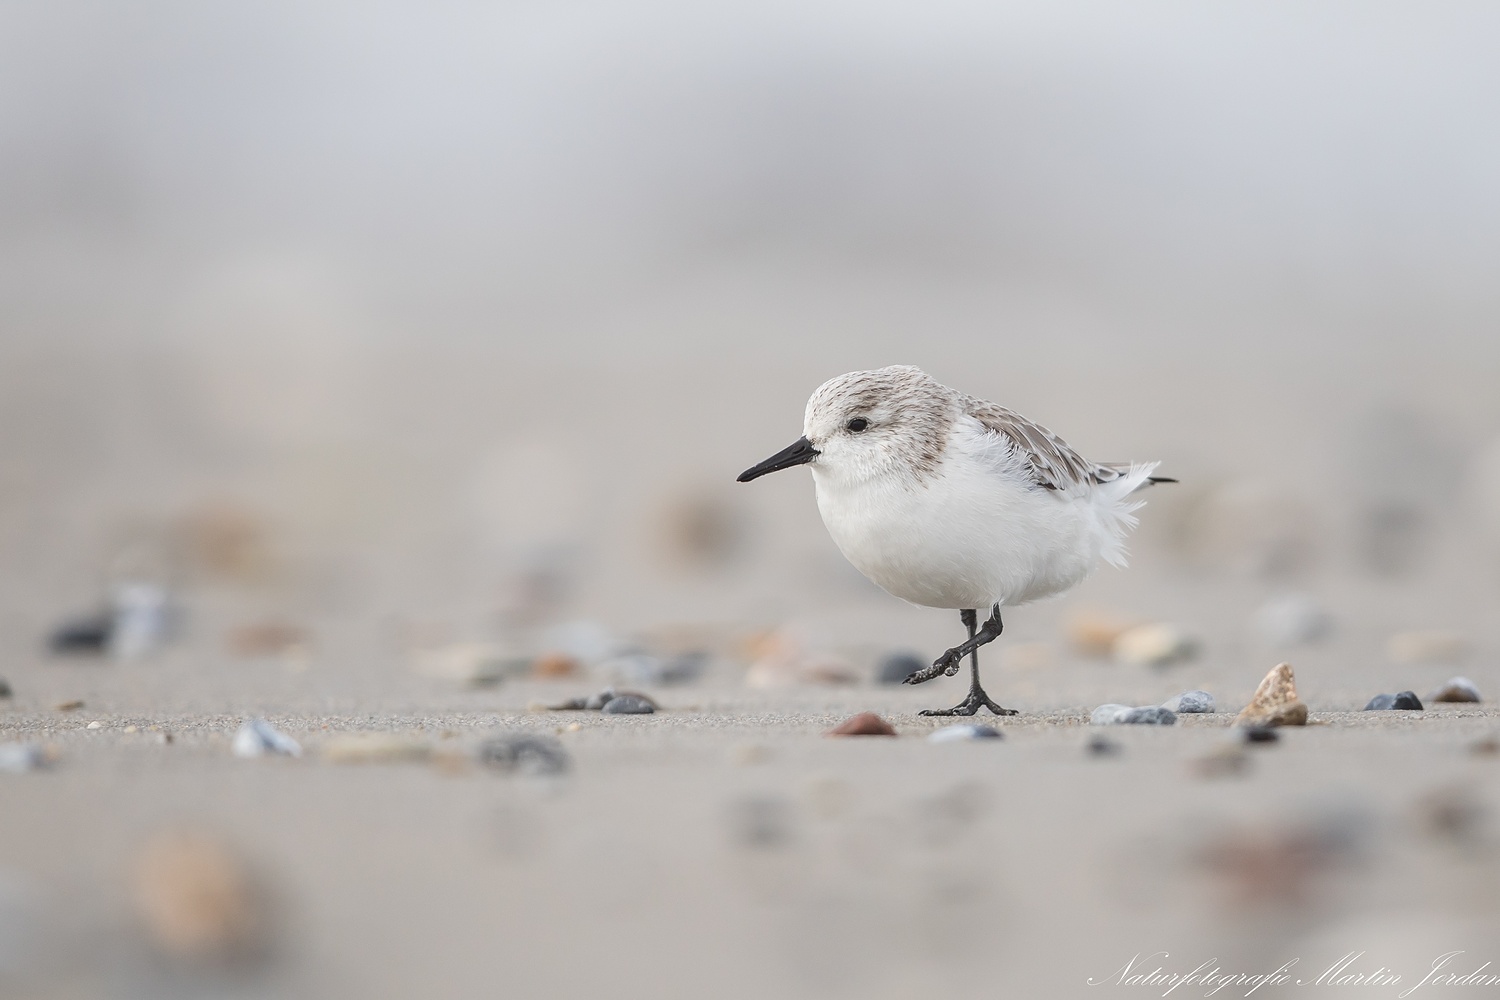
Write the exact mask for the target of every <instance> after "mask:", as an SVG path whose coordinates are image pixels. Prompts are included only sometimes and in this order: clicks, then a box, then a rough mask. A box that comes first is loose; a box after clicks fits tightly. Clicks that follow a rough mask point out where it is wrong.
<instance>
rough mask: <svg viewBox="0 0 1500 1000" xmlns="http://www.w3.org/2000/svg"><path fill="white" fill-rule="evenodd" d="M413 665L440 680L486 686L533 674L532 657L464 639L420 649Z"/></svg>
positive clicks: (421, 671) (420, 671)
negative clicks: (531, 671) (458, 641)
mask: <svg viewBox="0 0 1500 1000" xmlns="http://www.w3.org/2000/svg"><path fill="white" fill-rule="evenodd" d="M412 667H413V669H415V670H416V671H417V672H418V673H420V674H424V675H425V676H428V677H432V678H435V679H437V680H443V681H449V682H453V683H457V684H464V685H467V686H469V687H477V688H482V687H492V686H494V685H496V684H499V683H500V682H501V681H503V680H505V679H506V678H507V677H512V676H522V675H525V674H527V673H529V672H530V670H531V660H530V659H529V658H528V657H525V656H522V655H520V654H519V653H517V652H516V651H514V650H507V649H506V648H503V647H500V646H496V645H493V644H491V643H484V642H460V643H453V644H451V645H447V646H438V647H435V648H431V649H425V650H422V651H420V652H419V653H418V654H417V655H416V657H415V659H414V660H413V662H412Z"/></svg>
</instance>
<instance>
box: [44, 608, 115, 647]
mask: <svg viewBox="0 0 1500 1000" xmlns="http://www.w3.org/2000/svg"><path fill="white" fill-rule="evenodd" d="M113 631H114V619H113V618H111V617H110V616H109V615H107V614H99V615H91V616H89V617H88V618H77V619H74V620H73V621H70V622H63V623H62V624H61V625H59V626H58V627H57V629H56V630H55V631H53V633H52V635H51V637H49V638H48V640H47V646H48V648H50V649H51V650H52V652H54V653H71V654H77V653H102V652H104V651H105V649H106V648H108V646H109V637H110V633H112V632H113Z"/></svg>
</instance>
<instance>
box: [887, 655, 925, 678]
mask: <svg viewBox="0 0 1500 1000" xmlns="http://www.w3.org/2000/svg"><path fill="white" fill-rule="evenodd" d="M927 665H928V664H926V663H924V662H923V661H922V658H921V657H920V656H917V655H916V654H914V653H891V654H890V655H888V656H886V657H884V658H882V659H881V661H880V666H878V667H876V668H875V680H876V682H877V683H880V684H900V683H902V682H903V681H905V680H906V679H907V678H908V677H910V676H911V675H912V674H914V673H916V672H917V671H918V670H921V669H922V668H923V667H925V666H927Z"/></svg>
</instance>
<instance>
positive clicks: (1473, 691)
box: [1427, 677, 1484, 702]
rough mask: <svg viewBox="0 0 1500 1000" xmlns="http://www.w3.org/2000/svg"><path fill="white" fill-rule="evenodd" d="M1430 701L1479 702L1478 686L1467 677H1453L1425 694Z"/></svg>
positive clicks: (1480, 699) (1481, 699)
mask: <svg viewBox="0 0 1500 1000" xmlns="http://www.w3.org/2000/svg"><path fill="white" fill-rule="evenodd" d="M1427 700H1428V701H1432V702H1438V701H1443V702H1480V701H1483V700H1484V699H1483V698H1481V697H1480V696H1479V688H1478V687H1476V686H1475V685H1474V682H1473V681H1471V680H1469V679H1468V678H1467V677H1454V678H1453V679H1451V680H1449V681H1448V683H1446V684H1444V685H1443V686H1442V687H1440V688H1438V689H1437V690H1436V691H1434V692H1432V693H1431V694H1429V695H1428V696H1427Z"/></svg>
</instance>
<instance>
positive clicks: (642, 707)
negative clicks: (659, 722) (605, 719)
mask: <svg viewBox="0 0 1500 1000" xmlns="http://www.w3.org/2000/svg"><path fill="white" fill-rule="evenodd" d="M600 711H602V712H603V713H604V714H605V715H650V714H651V713H652V712H654V711H656V705H655V704H654V703H653V702H652V701H651V699H650V698H644V697H642V696H640V695H638V694H620V695H616V696H615V697H613V698H611V699H610V700H609V701H606V702H605V703H604V707H603V708H602V709H600Z"/></svg>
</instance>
